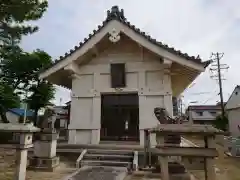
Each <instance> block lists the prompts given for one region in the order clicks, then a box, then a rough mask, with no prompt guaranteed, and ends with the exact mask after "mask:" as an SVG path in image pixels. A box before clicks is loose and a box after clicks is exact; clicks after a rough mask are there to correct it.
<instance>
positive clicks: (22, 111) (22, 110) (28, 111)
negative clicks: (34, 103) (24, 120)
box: [9, 108, 34, 117]
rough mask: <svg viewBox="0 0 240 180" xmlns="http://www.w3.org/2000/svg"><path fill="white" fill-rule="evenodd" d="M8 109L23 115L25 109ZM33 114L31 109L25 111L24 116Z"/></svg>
mask: <svg viewBox="0 0 240 180" xmlns="http://www.w3.org/2000/svg"><path fill="white" fill-rule="evenodd" d="M9 111H10V112H12V113H14V114H16V115H18V116H24V113H25V109H22V108H13V109H9ZM33 115H34V112H33V111H31V110H27V111H26V117H32V116H33Z"/></svg>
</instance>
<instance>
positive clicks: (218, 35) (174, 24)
mask: <svg viewBox="0 0 240 180" xmlns="http://www.w3.org/2000/svg"><path fill="white" fill-rule="evenodd" d="M113 5H118V6H119V7H120V8H122V9H124V11H125V16H126V17H127V19H128V20H129V21H130V22H131V23H132V24H134V25H136V26H137V27H138V28H140V29H141V30H142V31H145V32H147V33H148V34H150V35H151V36H152V37H154V38H156V39H158V40H159V41H162V42H164V43H166V44H168V45H170V46H173V47H175V48H176V49H180V50H181V51H183V52H186V53H188V54H190V55H198V54H199V55H200V56H201V58H202V59H203V60H208V59H209V57H210V55H211V53H212V52H217V51H218V52H224V53H225V54H224V57H223V59H222V63H226V64H228V65H229V66H230V68H229V70H228V71H224V73H223V74H224V77H225V78H226V79H227V80H225V81H224V82H223V88H224V98H225V100H227V99H228V97H229V95H230V94H231V92H232V90H233V88H234V87H235V86H236V85H237V84H240V82H239V81H240V79H238V76H236V74H238V71H239V66H240V61H239V58H240V51H239V47H240V1H239V0H229V1H226V0H181V1H179V0H168V1H166V0H148V1H146V0H121V1H120V0H98V1H96V0H87V1H86V0H85V1H80V0H68V1H67V0H49V9H48V11H47V12H46V13H45V14H44V17H43V18H42V19H41V20H39V21H37V22H34V24H37V25H38V26H39V28H40V29H39V32H37V33H35V34H33V35H31V36H27V37H25V38H24V39H23V42H22V46H23V48H24V49H25V50H27V51H32V50H34V49H37V48H39V49H42V50H45V51H46V52H48V53H49V54H50V55H51V56H52V57H53V58H54V59H55V58H58V57H59V56H61V55H63V54H64V53H65V52H67V51H69V49H71V48H72V47H74V46H75V45H77V44H78V43H79V42H80V41H82V40H83V39H84V37H87V36H88V34H89V33H90V32H92V30H93V29H96V27H97V25H98V24H101V22H102V21H103V20H104V18H105V17H106V11H107V10H108V9H110V8H111V7H112V6H113ZM217 87H218V86H217V83H216V81H214V80H212V79H211V78H210V71H209V70H208V69H207V70H206V72H204V73H202V74H201V75H200V76H199V77H198V78H197V79H196V80H195V82H194V85H193V86H191V88H189V89H187V90H186V91H185V92H184V93H183V95H184V104H185V105H186V106H187V105H188V104H189V103H190V102H191V101H198V103H205V104H212V103H216V101H218V99H219V97H218V96H217V94H218V89H217ZM200 92H208V93H207V94H202V95H195V94H194V93H200ZM60 98H62V103H64V102H65V101H68V100H69V99H70V94H69V91H68V90H65V89H63V88H58V89H57V93H56V98H55V101H54V102H55V103H56V104H59V103H60Z"/></svg>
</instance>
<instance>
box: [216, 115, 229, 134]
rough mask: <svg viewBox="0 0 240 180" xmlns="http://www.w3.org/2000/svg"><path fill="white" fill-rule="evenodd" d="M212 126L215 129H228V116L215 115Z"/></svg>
mask: <svg viewBox="0 0 240 180" xmlns="http://www.w3.org/2000/svg"><path fill="white" fill-rule="evenodd" d="M213 125H214V127H216V128H217V129H221V130H223V131H227V130H228V118H227V117H226V116H224V117H223V116H222V115H219V116H217V117H216V119H215V121H214V122H213Z"/></svg>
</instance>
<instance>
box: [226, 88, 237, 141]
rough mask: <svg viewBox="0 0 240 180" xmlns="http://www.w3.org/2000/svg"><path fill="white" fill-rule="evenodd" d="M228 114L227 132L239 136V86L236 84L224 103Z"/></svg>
mask: <svg viewBox="0 0 240 180" xmlns="http://www.w3.org/2000/svg"><path fill="white" fill-rule="evenodd" d="M225 109H226V113H227V115H228V123H229V132H230V133H231V136H233V137H235V138H236V137H240V86H236V87H235V89H234V91H233V92H232V94H231V96H230V98H229V99H228V101H227V104H226V105H225Z"/></svg>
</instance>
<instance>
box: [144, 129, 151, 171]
mask: <svg viewBox="0 0 240 180" xmlns="http://www.w3.org/2000/svg"><path fill="white" fill-rule="evenodd" d="M149 149H150V133H149V131H148V130H146V129H145V130H144V167H146V166H147V165H149V163H150V162H149V151H150V150H149Z"/></svg>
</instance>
